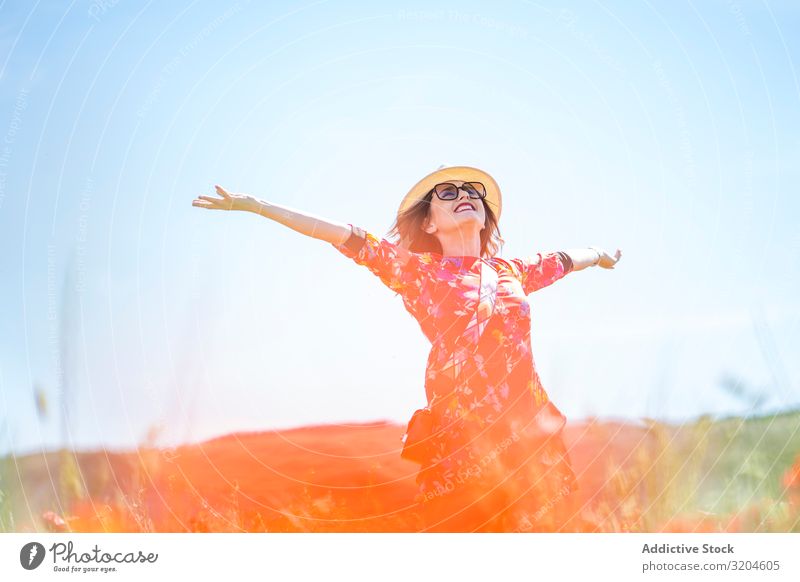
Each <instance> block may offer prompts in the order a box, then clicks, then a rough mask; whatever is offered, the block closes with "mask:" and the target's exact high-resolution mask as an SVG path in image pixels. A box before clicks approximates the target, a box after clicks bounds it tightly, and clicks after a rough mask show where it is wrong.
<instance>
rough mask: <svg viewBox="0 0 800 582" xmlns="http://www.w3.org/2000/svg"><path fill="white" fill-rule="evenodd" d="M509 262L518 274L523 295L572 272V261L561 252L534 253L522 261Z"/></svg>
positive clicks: (512, 260) (513, 260)
mask: <svg viewBox="0 0 800 582" xmlns="http://www.w3.org/2000/svg"><path fill="white" fill-rule="evenodd" d="M510 262H511V264H513V265H514V267H515V268H516V269H517V271H518V273H519V280H520V282H521V283H522V289H523V291H524V292H525V295H528V294H530V293H533V292H534V291H538V290H539V289H541V288H542V287H547V286H548V285H551V284H553V283H555V282H556V281H558V280H559V279H560V278H561V277H563V276H564V275H566V274H567V273H569V272H571V271H572V259H571V258H570V256H569V255H568V254H567V253H564V252H561V251H555V252H550V253H536V254H535V255H533V256H532V257H528V258H524V259H511V261H510Z"/></svg>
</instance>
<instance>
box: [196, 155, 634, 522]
mask: <svg viewBox="0 0 800 582" xmlns="http://www.w3.org/2000/svg"><path fill="white" fill-rule="evenodd" d="M216 190H217V193H218V194H219V197H212V196H199V197H198V198H197V199H196V200H194V202H193V205H195V206H198V207H201V208H209V209H218V210H246V211H250V212H255V213H257V214H260V215H262V216H265V217H267V218H271V219H273V220H276V221H278V222H280V223H281V224H284V225H286V226H288V227H290V228H292V229H294V230H296V231H298V232H300V233H303V234H306V235H308V236H312V237H315V238H318V239H321V240H324V241H327V242H329V243H331V244H332V245H333V246H334V247H335V248H336V249H337V250H338V251H340V252H341V253H342V254H344V255H345V256H346V257H348V258H350V259H352V260H354V261H355V262H356V263H357V264H359V265H363V266H365V267H367V268H368V269H369V270H370V271H371V272H372V273H374V274H375V275H377V276H378V277H379V278H380V280H381V281H382V282H383V283H384V284H385V285H386V286H387V287H389V288H390V289H392V290H393V291H395V292H396V293H398V294H400V295H401V296H402V299H403V303H404V306H405V308H406V310H407V311H409V313H411V315H413V316H414V317H415V319H416V320H417V321H418V322H419V324H420V327H421V328H422V331H423V333H424V334H425V335H426V337H427V338H428V339H429V340H430V341H431V345H432V347H431V351H430V354H429V357H428V362H427V366H426V373H425V391H426V396H427V400H428V405H427V406H426V407H425V408H424V409H421V410H418V411H417V412H416V413H415V414H414V416H413V417H412V419H411V422H409V426H408V430H407V431H406V435H404V448H403V453H402V454H403V456H404V457H405V458H407V459H409V460H413V461H415V462H417V463H419V464H420V470H419V472H418V474H417V484H418V486H419V494H418V495H417V498H416V500H415V501H416V507H417V508H418V509H419V514H420V515H421V517H422V518H423V520H424V521H423V523H424V530H425V531H565V530H569V529H575V528H576V527H579V526H576V525H575V524H576V523H578V521H576V520H579V517H578V511H577V509H576V508H575V504H574V496H571V495H570V494H571V493H572V492H573V491H574V490H575V489H576V487H577V485H576V480H575V475H574V474H573V472H572V469H571V467H570V461H569V456H568V453H567V451H566V450H565V448H564V444H563V441H562V438H561V432H562V428H563V426H564V424H565V421H566V419H565V418H564V416H563V415H562V414H561V412H560V411H559V410H558V409H557V408H556V407H555V406H554V405H553V404H552V403H551V402H550V400H549V398H548V396H547V393H546V392H545V390H544V388H543V387H542V383H541V381H540V379H539V376H538V374H537V372H536V368H535V365H534V360H533V355H532V354H531V342H530V304H529V303H528V301H527V298H526V296H527V295H529V294H530V293H532V292H533V291H536V290H538V289H541V288H543V287H545V286H547V285H550V284H552V283H554V282H555V281H557V280H558V279H560V278H561V277H563V276H564V275H566V274H567V273H570V272H573V271H579V270H581V269H585V268H586V267H589V266H596V265H597V266H600V267H603V268H606V269H613V268H614V265H615V264H616V263H617V261H619V259H620V256H621V251H620V250H619V249H617V251H616V253H615V254H614V255H613V256H611V255H609V254H608V253H606V252H605V251H603V250H602V249H597V248H594V247H589V248H587V249H571V250H569V251H556V252H547V253H541V252H540V253H536V254H535V255H532V256H530V257H527V258H515V259H507V260H506V259H502V258H500V257H498V256H496V254H497V252H498V250H499V248H500V244H501V243H502V238H501V237H500V231H499V227H498V222H499V218H500V213H501V210H502V197H501V193H500V188H499V187H498V185H497V183H496V182H495V180H494V179H493V178H492V177H491V176H490V175H489V174H487V173H486V172H484V171H482V170H479V169H477V168H472V167H468V166H455V167H444V166H441V167H440V168H439V169H438V170H436V171H435V172H432V173H431V174H428V175H427V176H425V177H424V178H422V179H421V180H420V181H419V182H418V183H417V184H415V185H414V187H413V188H411V190H410V191H409V192H408V194H407V195H406V196H405V197H404V199H403V201H402V202H401V204H400V208H399V209H398V213H397V218H396V221H395V224H394V225H393V227H392V229H391V230H390V233H389V234H395V235H399V240H398V242H397V243H394V242H390V241H389V240H387V239H385V238H382V239H379V238H378V237H376V236H374V235H373V234H371V233H369V232H367V231H365V230H364V229H362V228H359V227H357V226H354V225H352V224H346V225H345V224H341V223H335V222H331V221H327V220H322V219H320V218H317V217H314V216H311V215H308V214H304V213H302V212H298V211H296V210H291V209H289V208H285V207H282V206H278V205H276V204H272V203H268V202H264V201H261V200H258V199H256V198H253V197H252V196H247V195H241V194H231V193H229V192H227V191H226V190H225V189H223V188H222V187H220V186H216Z"/></svg>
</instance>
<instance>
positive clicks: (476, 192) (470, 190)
mask: <svg viewBox="0 0 800 582" xmlns="http://www.w3.org/2000/svg"><path fill="white" fill-rule="evenodd" d="M461 188H462V189H463V190H465V191H466V192H467V194H469V197H470V198H485V197H486V188H484V187H483V184H481V183H480V182H464V185H463V186H461Z"/></svg>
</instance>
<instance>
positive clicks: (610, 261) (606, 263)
mask: <svg viewBox="0 0 800 582" xmlns="http://www.w3.org/2000/svg"><path fill="white" fill-rule="evenodd" d="M592 248H594V249H596V250H597V252H598V253H600V262H599V263H597V266H598V267H603V268H604V269H613V268H614V265H616V264H617V261H619V259H620V257H621V256H622V251H621V250H619V249H617V251H616V252H615V253H614V254H613V255H609V254H608V252H606V250H605V249H601V248H598V247H592Z"/></svg>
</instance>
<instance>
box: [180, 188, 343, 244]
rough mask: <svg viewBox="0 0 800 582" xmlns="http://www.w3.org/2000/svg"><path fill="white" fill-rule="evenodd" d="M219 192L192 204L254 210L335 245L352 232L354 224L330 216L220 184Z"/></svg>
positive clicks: (213, 208) (196, 200) (212, 207)
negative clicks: (275, 201)
mask: <svg viewBox="0 0 800 582" xmlns="http://www.w3.org/2000/svg"><path fill="white" fill-rule="evenodd" d="M215 188H216V190H217V194H218V195H219V197H216V196H202V195H201V196H198V197H197V198H195V199H194V200H193V201H192V206H196V207H198V208H208V209H210V210H243V211H245V212H253V213H255V214H258V215H260V216H263V217H265V218H270V219H272V220H274V221H275V222H280V223H281V224H283V225H284V226H288V227H289V228H291V229H292V230H296V231H297V232H299V233H300V234H304V235H306V236H310V237H312V238H317V239H319V240H324V241H326V242H329V243H331V244H334V245H340V244H342V243H344V242H345V241H346V240H347V239H348V237H349V236H350V233H351V230H350V226H349V225H347V224H341V223H338V222H334V221H330V220H327V219H323V218H319V217H317V216H314V215H312V214H308V213H307V212H302V211H299V210H294V209H292V208H288V207H286V206H281V205H279V204H273V203H272V202H266V201H265V200H259V199H258V198H256V197H254V196H250V195H249V194H232V193H230V192H228V191H227V190H225V189H224V188H223V187H222V186H219V185H216V186H215Z"/></svg>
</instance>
